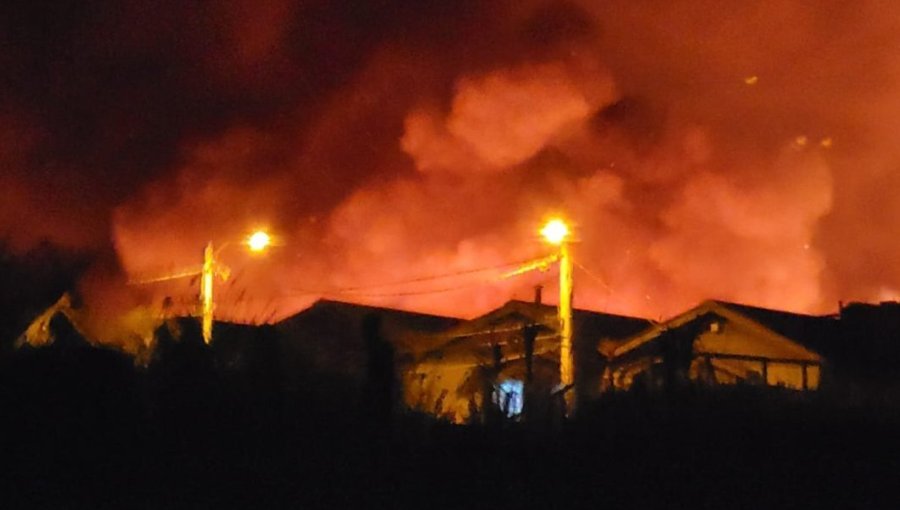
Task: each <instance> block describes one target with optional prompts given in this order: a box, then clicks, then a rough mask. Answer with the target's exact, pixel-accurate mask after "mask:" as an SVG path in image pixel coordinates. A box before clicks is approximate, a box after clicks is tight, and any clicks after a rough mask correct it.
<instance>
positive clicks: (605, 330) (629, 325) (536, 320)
mask: <svg viewBox="0 0 900 510" xmlns="http://www.w3.org/2000/svg"><path fill="white" fill-rule="evenodd" d="M572 319H573V329H574V338H573V343H575V344H576V345H584V344H586V343H593V342H597V341H599V340H600V339H601V338H614V339H620V338H625V337H628V336H630V335H633V334H635V333H637V332H639V331H641V330H644V329H646V328H647V327H648V326H650V325H651V324H652V322H651V321H649V320H647V319H641V318H636V317H627V316H623V315H614V314H608V313H603V312H595V311H591V310H582V309H575V310H573V311H572ZM526 326H534V327H537V328H538V334H537V338H538V339H539V340H542V342H540V343H539V344H537V345H536V346H535V354H541V353H550V352H554V350H556V349H558V344H559V342H558V335H557V307H556V306H552V305H545V304H538V303H533V302H529V301H520V300H511V301H507V302H506V303H505V304H504V305H503V306H501V307H499V308H496V309H494V310H491V311H490V312H488V313H486V314H483V315H480V316H478V317H475V318H473V319H471V320H468V321H465V322H461V323H460V324H458V325H457V326H456V327H453V328H449V329H447V330H445V331H442V332H440V333H439V334H438V335H439V336H440V337H441V338H443V340H444V341H443V342H442V343H440V344H438V347H437V348H435V349H433V350H432V351H430V352H429V353H427V358H429V359H439V360H445V361H446V360H456V361H457V362H461V363H475V362H477V361H479V360H481V359H483V358H485V357H486V356H489V355H490V353H489V348H490V345H491V344H493V343H495V342H496V343H500V344H503V343H505V340H504V339H503V338H502V336H503V333H505V332H512V333H514V334H516V335H517V334H518V333H519V332H521V331H522V329H523V328H524V327H526ZM498 335H499V336H498ZM510 347H512V346H510ZM518 347H521V346H517V348H518ZM485 349H488V350H485Z"/></svg>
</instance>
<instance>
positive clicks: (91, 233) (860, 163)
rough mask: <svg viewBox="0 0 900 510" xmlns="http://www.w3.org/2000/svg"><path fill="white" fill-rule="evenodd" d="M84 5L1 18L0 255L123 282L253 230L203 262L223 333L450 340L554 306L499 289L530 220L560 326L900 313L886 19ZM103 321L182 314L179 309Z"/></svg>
mask: <svg viewBox="0 0 900 510" xmlns="http://www.w3.org/2000/svg"><path fill="white" fill-rule="evenodd" d="M102 5H103V4H102V3H98V4H97V7H96V8H94V9H87V8H81V7H72V8H71V10H70V11H71V12H69V11H67V12H66V13H62V12H59V13H55V14H54V15H53V16H50V18H49V19H50V20H51V21H47V19H48V18H47V16H46V14H47V13H44V12H38V11H39V9H37V8H31V7H27V6H24V5H21V6H18V5H15V3H14V4H13V6H12V7H5V8H4V9H7V10H9V11H10V13H13V14H16V16H18V17H16V16H13V19H16V24H15V27H18V28H16V30H11V31H9V32H8V33H9V34H11V35H7V36H6V37H7V38H9V41H8V42H10V43H11V44H9V45H7V47H9V48H12V49H11V50H9V51H6V50H4V52H3V54H2V61H3V62H5V63H7V64H9V65H7V66H6V67H7V68H10V69H15V70H16V71H15V72H14V73H13V79H12V80H11V81H10V84H8V85H4V87H5V89H6V91H7V92H9V93H8V94H6V96H7V100H5V101H4V108H5V109H6V110H8V112H9V113H6V114H5V115H4V117H3V118H4V119H5V120H4V125H5V127H4V129H3V131H2V140H3V147H2V148H0V161H2V162H3V164H4V166H5V167H7V168H9V169H10V170H9V171H8V172H6V173H5V174H4V175H3V177H2V179H0V183H2V184H3V185H4V186H5V189H9V190H14V191H15V192H14V193H10V198H9V199H7V200H6V201H5V202H4V205H3V206H2V207H0V219H2V222H3V223H2V226H3V228H4V229H5V230H7V231H8V232H9V235H10V236H11V237H12V238H13V239H14V240H17V242H19V243H20V244H21V245H23V246H25V245H27V244H28V243H30V242H33V240H35V239H37V238H40V237H50V238H52V239H54V240H56V241H57V242H62V243H66V244H74V245H80V246H98V245H102V244H103V243H104V242H105V240H106V239H107V238H110V239H111V242H112V244H113V246H114V247H115V249H116V251H117V253H118V257H119V260H120V262H121V264H122V266H123V268H124V271H125V272H127V273H131V274H149V273H153V272H165V271H173V270H175V269H177V268H181V267H186V266H190V265H194V264H196V263H197V262H198V260H199V254H200V252H201V250H202V247H203V246H204V245H205V243H206V242H207V241H213V242H215V243H216V244H217V245H222V244H224V243H226V241H228V240H237V239H239V238H240V237H241V236H242V235H243V234H244V233H245V232H246V231H248V230H249V229H251V228H256V227H261V226H262V227H268V228H270V229H272V230H273V231H274V232H276V233H277V234H278V235H279V238H280V239H279V240H280V241H281V243H280V246H278V247H276V249H274V250H273V251H272V252H271V253H270V254H268V255H266V256H265V258H258V257H250V256H248V255H246V254H244V253H242V252H241V250H240V249H236V248H237V247H234V246H233V247H230V248H226V249H225V250H223V252H222V257H223V260H225V261H227V262H228V263H229V265H231V266H232V269H233V270H234V277H233V278H232V279H231V280H230V281H229V282H227V283H225V284H224V285H223V286H222V287H221V289H222V293H221V296H222V299H221V301H220V311H221V314H222V315H223V316H225V317H230V318H233V319H236V320H266V319H267V318H270V317H275V316H280V315H284V314H287V313H290V312H292V311H295V310H296V309H298V308H299V307H301V306H304V305H305V304H308V303H309V302H310V301H311V300H313V299H316V298H317V297H319V296H322V295H325V296H327V297H332V298H338V299H348V300H354V301H362V302H368V303H373V304H380V305H385V306H399V307H403V308H409V309H418V310H427V311H433V312H442V313H450V314H455V315H472V314H476V313H480V312H483V311H485V310H486V309H487V308H489V307H491V306H495V305H497V304H499V303H501V302H502V301H504V300H505V299H509V298H510V297H518V298H528V297H530V294H531V290H530V289H531V286H533V285H534V284H536V283H545V284H547V285H548V289H547V292H546V293H545V295H548V296H551V295H552V294H553V290H554V286H553V280H554V275H553V273H552V271H551V272H549V273H534V274H529V275H527V276H523V277H518V278H515V279H501V278H499V276H500V275H501V274H502V273H503V269H504V268H500V266H501V265H503V264H506V263H508V262H511V261H517V260H525V259H529V258H533V257H538V256H541V255H542V254H545V253H547V251H548V248H547V247H546V246H543V245H542V244H541V243H540V240H539V239H538V238H537V235H536V231H537V229H538V227H539V225H540V223H541V222H542V221H543V220H544V219H546V218H547V217H548V216H550V215H554V214H558V215H562V216H565V217H566V218H568V219H570V220H571V221H572V222H573V223H574V224H575V225H576V227H577V229H576V234H577V244H576V245H575V247H574V252H575V255H576V259H577V261H578V263H579V269H578V270H577V273H576V289H577V290H576V303H577V304H578V305H579V306H584V307H589V308H595V309H605V310H611V311H617V312H624V313H632V314H642V315H646V316H650V317H654V318H655V317H658V316H664V315H668V314H671V313H675V312H677V311H680V310H681V309H683V308H685V307H687V306H690V305H691V304H693V303H696V302H697V301H699V300H702V299H705V298H721V299H730V300H736V301H741V302H747V303H755V304H759V305H764V306H772V307H779V308H785V309H791V310H798V311H808V312H826V311H833V310H834V308H835V307H836V301H837V300H839V299H844V300H850V299H865V300H875V299H896V298H898V297H900V294H898V293H900V266H898V265H897V264H896V262H895V259H896V253H897V250H898V247H900V246H898V242H897V241H896V236H893V235H892V232H893V230H894V229H895V223H896V220H897V218H900V200H898V199H897V197H896V193H895V192H894V190H896V189H898V187H900V172H898V169H900V150H898V149H897V145H896V143H895V142H894V140H893V137H894V136H895V135H894V133H897V132H900V59H898V57H897V56H896V55H898V54H900V52H898V51H897V50H900V26H898V25H900V22H898V21H896V20H898V19H900V17H898V16H896V14H897V13H896V12H895V11H896V9H897V8H896V7H895V6H893V5H892V4H891V3H889V2H878V1H874V0H873V1H866V2H860V3H857V4H853V6H850V7H848V6H847V5H846V3H845V2H836V1H835V2H825V3H821V2H820V3H818V4H816V5H815V6H813V5H811V4H809V3H806V2H784V1H768V0H759V1H754V2H747V3H744V4H742V5H740V6H735V5H727V6H726V5H723V4H721V2H713V1H709V2H697V1H690V2H689V1H675V2H666V3H664V4H659V3H654V4H652V5H651V4H649V3H645V2H628V1H624V0H623V1H613V2H602V3H600V2H587V1H585V2H540V1H528V2H496V3H495V2H492V3H490V5H487V4H485V3H482V2H467V1H462V2H446V3H441V4H440V5H438V6H428V5H424V4H423V5H419V3H406V2H399V1H397V2H378V3H372V4H365V3H362V4H360V3H357V2H315V1H312V2H288V1H272V2H263V3H259V2H240V1H238V2H226V3H223V4H221V5H217V6H214V7H213V6H209V7H205V8H204V9H206V10H201V8H199V7H195V6H188V5H187V4H182V3H173V5H172V9H169V10H166V9H155V8H154V9H150V8H149V7H148V5H147V4H145V3H143V2H137V1H135V2H127V3H126V4H125V5H126V6H127V7H125V8H124V9H122V10H121V11H120V10H114V9H106V8H103V7H102ZM73 13H77V16H76V15H75V14H73ZM54 20H55V21H54ZM136 20H140V21H141V22H140V23H138V22H137V21H136ZM51 22H53V23H51ZM48 24H50V25H52V26H48ZM23 26H24V27H25V28H22V27H23ZM29 27H30V28H29ZM128 27H134V29H133V30H131V29H128ZM5 28H13V27H12V25H10V27H5ZM38 29H40V30H43V31H48V29H49V33H50V34H51V35H49V36H45V37H39V38H34V37H31V38H28V37H25V36H27V35H29V34H31V32H29V30H31V31H33V32H37V31H39V30H38ZM35 41H37V42H35ZM65 56H67V57H66V58H63V57H65ZM76 78H77V79H76ZM38 82H41V83H44V84H43V85H41V86H35V85H34V84H36V83H38ZM22 218H26V219H27V220H25V221H23V220H22ZM26 226H27V228H25V227H26ZM482 268H493V269H486V270H485V271H475V270H478V269H482ZM434 275H451V276H448V277H446V278H439V279H422V278H420V277H427V276H434ZM409 280H415V281H409ZM407 281H409V282H407ZM392 282H407V283H402V284H397V285H381V284H385V283H392ZM130 293H131V294H132V295H133V296H135V297H134V299H135V300H136V301H138V302H144V303H145V304H147V305H148V306H151V307H156V308H159V307H160V306H162V305H161V303H162V298H163V296H170V297H171V299H169V300H167V301H166V303H167V306H168V307H170V309H178V311H179V312H184V311H186V310H188V309H190V307H191V306H192V303H193V300H194V299H195V294H196V290H195V285H194V284H193V283H192V282H191V281H190V279H186V280H183V281H180V282H172V283H168V284H165V285H159V286H151V287H148V288H141V289H133V290H132V291H130ZM179 307H181V308H179Z"/></svg>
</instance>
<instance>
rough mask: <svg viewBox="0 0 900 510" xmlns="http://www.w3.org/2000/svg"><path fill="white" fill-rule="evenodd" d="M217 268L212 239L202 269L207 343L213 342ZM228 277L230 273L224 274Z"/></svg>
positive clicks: (204, 324)
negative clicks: (214, 284)
mask: <svg viewBox="0 0 900 510" xmlns="http://www.w3.org/2000/svg"><path fill="white" fill-rule="evenodd" d="M216 269H217V268H216V252H215V250H213V244H212V241H210V242H209V243H207V244H206V248H205V249H204V250H203V269H201V271H200V316H201V317H202V322H201V324H202V328H203V341H204V342H206V343H207V344H209V343H211V342H212V328H213V311H214V310H215V308H216V304H215V302H214V301H213V280H214V279H215V276H216ZM220 274H221V273H220ZM227 278H228V275H227V274H223V279H227Z"/></svg>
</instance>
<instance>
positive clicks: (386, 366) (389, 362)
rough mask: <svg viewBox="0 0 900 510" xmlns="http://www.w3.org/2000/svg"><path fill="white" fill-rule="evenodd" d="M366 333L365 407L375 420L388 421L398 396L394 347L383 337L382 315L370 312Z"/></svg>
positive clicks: (364, 323)
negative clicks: (396, 395) (396, 393)
mask: <svg viewBox="0 0 900 510" xmlns="http://www.w3.org/2000/svg"><path fill="white" fill-rule="evenodd" d="M363 336H364V338H365V342H366V382H365V390H364V399H365V403H364V406H365V407H366V409H368V411H369V414H370V416H371V417H372V418H373V419H374V420H376V421H377V422H380V423H387V422H388V421H389V420H390V417H391V415H392V413H393V409H394V399H395V396H394V392H395V386H396V381H395V378H396V374H395V373H394V347H393V346H392V345H391V344H390V343H389V342H388V341H387V340H385V339H384V336H383V334H382V331H381V317H380V316H378V315H377V314H368V315H366V316H365V318H364V319H363Z"/></svg>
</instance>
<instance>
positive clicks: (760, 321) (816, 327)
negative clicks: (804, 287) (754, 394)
mask: <svg viewBox="0 0 900 510" xmlns="http://www.w3.org/2000/svg"><path fill="white" fill-rule="evenodd" d="M710 315H712V316H718V317H721V318H723V319H727V320H729V321H733V322H735V323H739V324H743V325H744V326H746V327H749V328H751V329H756V330H758V331H761V332H766V333H768V334H770V335H775V336H776V337H778V338H781V339H782V340H785V341H788V342H791V343H794V344H797V346H798V348H800V349H802V350H803V351H807V352H808V350H809V349H811V350H812V351H816V352H818V351H819V349H818V347H819V346H820V345H821V343H822V342H823V341H824V338H826V337H827V335H828V334H829V333H830V331H831V329H830V328H831V327H832V326H833V324H834V318H833V317H831V316H813V315H803V314H797V313H792V312H785V311H780V310H771V309H767V308H760V307H756V306H749V305H742V304H737V303H730V302H726V301H716V300H708V301H704V302H702V303H700V304H699V305H697V306H696V307H694V308H691V309H690V310H688V311H686V312H683V313H681V314H679V315H676V316H675V317H672V318H671V319H669V320H667V321H664V322H659V323H656V324H653V325H652V326H651V327H649V328H647V329H646V330H644V331H642V332H640V333H639V334H637V335H635V336H633V337H631V338H628V339H627V340H626V341H625V342H624V343H622V344H621V345H619V346H617V347H616V348H615V349H613V350H612V353H611V354H612V357H619V356H622V355H624V354H626V353H629V352H631V351H634V350H635V349H638V348H640V347H642V346H643V345H646V344H647V343H649V342H652V341H653V340H655V339H657V338H659V336H660V335H661V334H662V333H663V332H665V331H667V330H674V329H678V328H681V327H686V326H687V325H689V324H691V323H693V322H694V321H697V320H699V319H701V318H703V317H707V316H710ZM816 352H809V354H810V355H812V356H817V354H816Z"/></svg>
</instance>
